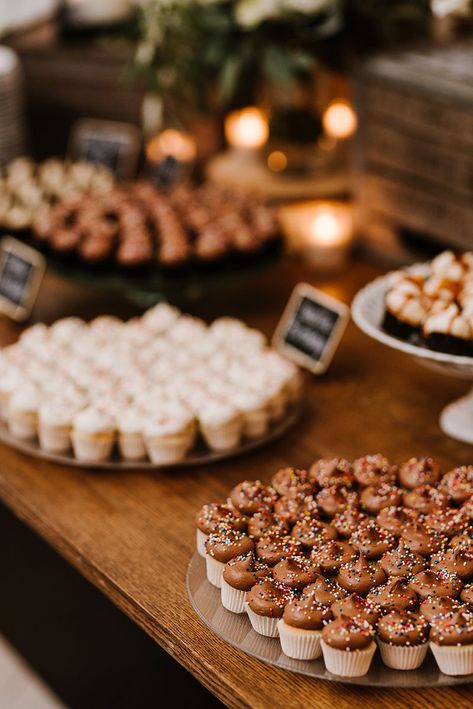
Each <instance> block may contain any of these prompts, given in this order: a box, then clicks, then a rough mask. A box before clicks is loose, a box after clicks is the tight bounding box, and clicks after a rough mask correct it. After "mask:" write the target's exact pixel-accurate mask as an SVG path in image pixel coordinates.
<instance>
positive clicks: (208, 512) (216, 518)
mask: <svg viewBox="0 0 473 709" xmlns="http://www.w3.org/2000/svg"><path fill="white" fill-rule="evenodd" d="M247 522H248V518H247V517H245V516H244V515H242V514H241V513H240V512H238V510H236V509H235V508H234V507H230V505H219V504H217V503H211V504H210V505H203V507H201V508H200V510H199V512H198V513H197V515H196V525H197V551H198V552H199V554H200V555H201V556H203V557H205V555H206V553H207V552H206V549H205V542H206V541H207V538H208V536H209V534H212V533H213V532H216V531H217V530H218V529H219V527H222V526H224V525H226V526H224V530H225V529H228V527H231V528H232V529H236V530H237V531H238V532H245V531H246V525H247Z"/></svg>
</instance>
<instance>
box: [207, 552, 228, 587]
mask: <svg viewBox="0 0 473 709" xmlns="http://www.w3.org/2000/svg"><path fill="white" fill-rule="evenodd" d="M205 564H206V567H207V580H208V582H209V583H211V584H212V586H216V587H217V588H221V587H222V576H223V570H224V568H225V564H222V562H221V561H217V559H214V558H213V556H210V555H209V554H206V555H205Z"/></svg>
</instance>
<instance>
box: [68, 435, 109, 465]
mask: <svg viewBox="0 0 473 709" xmlns="http://www.w3.org/2000/svg"><path fill="white" fill-rule="evenodd" d="M72 447H73V449H74V455H75V457H76V458H77V460H81V461H83V462H84V463H100V462H103V461H105V460H108V459H109V458H110V454H111V452H112V448H113V434H110V435H105V434H100V436H94V435H93V434H90V435H88V434H78V433H77V432H76V431H73V432H72Z"/></svg>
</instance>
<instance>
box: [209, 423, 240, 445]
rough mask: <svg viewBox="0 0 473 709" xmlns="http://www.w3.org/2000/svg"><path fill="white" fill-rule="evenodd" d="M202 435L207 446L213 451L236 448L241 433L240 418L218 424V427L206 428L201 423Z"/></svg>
mask: <svg viewBox="0 0 473 709" xmlns="http://www.w3.org/2000/svg"><path fill="white" fill-rule="evenodd" d="M201 431H202V435H203V437H204V438H205V441H206V443H207V445H208V446H209V448H211V449H212V450H214V451H226V450H232V449H233V448H237V447H238V445H239V443H240V439H241V433H242V422H241V419H238V421H231V422H230V423H228V424H226V425H224V426H219V427H218V428H208V427H206V426H202V425H201Z"/></svg>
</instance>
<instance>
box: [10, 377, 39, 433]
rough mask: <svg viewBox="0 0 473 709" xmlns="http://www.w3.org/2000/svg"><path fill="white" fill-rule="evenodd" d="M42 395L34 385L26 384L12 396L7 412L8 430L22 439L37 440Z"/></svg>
mask: <svg viewBox="0 0 473 709" xmlns="http://www.w3.org/2000/svg"><path fill="white" fill-rule="evenodd" d="M40 404H41V394H40V391H39V389H38V387H36V386H35V385H34V384H31V383H29V382H26V383H25V384H22V385H21V386H19V387H18V388H17V389H15V391H14V392H13V393H12V395H11V396H10V399H9V402H8V410H7V424H8V430H9V431H10V433H11V434H12V435H13V436H16V437H17V438H21V439H25V440H28V439H32V438H36V435H37V432H38V410H39V407H40Z"/></svg>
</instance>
